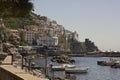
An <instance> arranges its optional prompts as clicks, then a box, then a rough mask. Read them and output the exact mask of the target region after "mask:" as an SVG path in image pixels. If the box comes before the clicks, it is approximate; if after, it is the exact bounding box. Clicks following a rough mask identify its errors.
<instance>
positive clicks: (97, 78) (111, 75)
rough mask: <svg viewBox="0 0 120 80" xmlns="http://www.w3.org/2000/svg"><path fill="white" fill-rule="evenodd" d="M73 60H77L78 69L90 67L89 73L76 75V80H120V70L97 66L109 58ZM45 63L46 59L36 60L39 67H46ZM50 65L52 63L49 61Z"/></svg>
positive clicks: (57, 73)
mask: <svg viewBox="0 0 120 80" xmlns="http://www.w3.org/2000/svg"><path fill="white" fill-rule="evenodd" d="M73 59H75V60H76V63H75V65H76V66H77V67H79V66H83V67H89V70H88V73H86V74H76V80H120V68H110V67H109V66H99V65H97V61H100V60H109V58H108V57H73ZM117 59H120V58H117ZM44 61H45V60H44V59H40V58H39V59H37V60H36V63H37V64H38V66H44ZM48 63H50V62H49V60H48ZM54 64H56V63H54ZM56 65H57V64H56ZM55 75H56V76H60V75H61V76H65V74H64V73H63V72H56V73H55Z"/></svg>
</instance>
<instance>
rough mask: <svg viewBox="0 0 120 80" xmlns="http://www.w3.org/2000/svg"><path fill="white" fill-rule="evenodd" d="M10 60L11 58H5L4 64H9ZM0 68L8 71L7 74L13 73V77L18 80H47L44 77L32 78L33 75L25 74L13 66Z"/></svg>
mask: <svg viewBox="0 0 120 80" xmlns="http://www.w3.org/2000/svg"><path fill="white" fill-rule="evenodd" d="M10 60H11V57H10V56H7V57H6V59H5V61H4V62H5V63H6V62H7V61H8V62H11V61H10ZM0 67H1V68H3V69H5V70H6V71H9V72H11V73H13V74H14V75H17V76H19V77H20V78H23V79H24V80H49V79H47V78H45V77H41V76H40V77H37V76H34V75H32V74H30V73H28V72H25V70H22V69H21V68H16V67H14V66H13V65H0Z"/></svg>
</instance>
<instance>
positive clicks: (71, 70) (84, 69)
mask: <svg viewBox="0 0 120 80" xmlns="http://www.w3.org/2000/svg"><path fill="white" fill-rule="evenodd" d="M88 69H89V68H88V67H80V68H65V72H66V73H87V72H88Z"/></svg>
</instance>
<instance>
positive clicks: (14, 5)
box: [0, 0, 33, 18]
mask: <svg viewBox="0 0 120 80" xmlns="http://www.w3.org/2000/svg"><path fill="white" fill-rule="evenodd" d="M32 10H33V4H32V3H31V2H30V0H0V17H1V18H4V17H24V16H26V15H27V14H29V13H30V12H31V11H32Z"/></svg>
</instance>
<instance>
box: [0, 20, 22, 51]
mask: <svg viewBox="0 0 120 80" xmlns="http://www.w3.org/2000/svg"><path fill="white" fill-rule="evenodd" d="M19 41H20V38H19V36H17V35H14V34H12V33H10V32H9V29H8V28H6V27H5V25H4V23H3V22H2V20H1V21H0V45H3V46H2V47H3V51H4V52H8V51H9V49H10V48H11V46H12V47H18V45H19Z"/></svg>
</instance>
